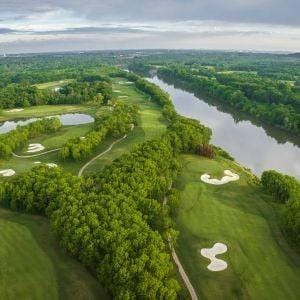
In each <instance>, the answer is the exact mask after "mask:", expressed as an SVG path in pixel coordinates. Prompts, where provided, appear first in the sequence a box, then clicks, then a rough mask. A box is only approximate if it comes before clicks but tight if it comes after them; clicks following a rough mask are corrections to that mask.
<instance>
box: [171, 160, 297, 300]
mask: <svg viewBox="0 0 300 300" xmlns="http://www.w3.org/2000/svg"><path fill="white" fill-rule="evenodd" d="M182 158H183V162H184V170H183V172H182V174H181V175H180V176H179V178H178V181H177V186H178V188H179V189H180V193H181V200H180V210H179V214H178V217H177V219H176V224H177V227H178V229H179V231H180V235H179V240H178V247H177V249H176V250H177V252H178V256H179V257H180V260H181V261H182V264H183V266H184V268H185V270H186V271H187V273H188V274H189V277H190V279H191V281H192V284H193V286H194V287H195V289H196V291H197V293H198V294H199V296H200V297H201V298H203V299H217V298H220V299H299V297H300V269H299V257H298V258H297V259H294V258H295V257H294V258H292V257H289V256H288V255H287V253H291V249H290V248H289V247H288V245H287V244H286V243H285V242H284V241H283V240H278V239H277V238H280V236H278V234H277V233H278V224H276V222H275V219H276V215H275V213H274V210H273V207H272V206H271V200H270V199H269V198H268V196H266V195H265V194H264V192H263V191H262V190H261V188H260V187H259V186H257V185H255V184H254V183H253V182H252V181H251V179H250V177H249V176H248V174H246V173H244V172H243V171H242V169H240V168H239V167H237V166H235V165H233V164H232V163H231V162H230V161H227V160H224V159H216V160H209V159H205V158H200V157H197V156H192V155H190V156H183V157H182ZM225 169H230V170H231V171H233V172H235V173H238V174H239V175H240V177H241V178H240V180H239V181H236V182H231V183H228V184H226V185H222V186H212V185H209V184H206V183H203V182H201V180H200V176H201V175H202V174H203V173H209V174H211V175H212V176H216V177H218V178H219V177H221V176H223V171H224V170H225ZM268 201H270V202H269V203H268ZM275 237H276V238H275ZM216 242H222V243H225V244H226V245H227V246H228V251H227V253H225V254H222V255H220V256H219V258H221V259H224V260H225V261H226V262H227V263H228V268H227V269H226V270H225V271H222V272H211V271H209V270H208V269H207V265H208V264H209V260H207V259H206V258H204V257H202V256H201V254H200V252H199V251H200V250H201V249H202V248H210V247H212V246H213V244H214V243H216ZM279 242H280V245H281V246H279Z"/></svg>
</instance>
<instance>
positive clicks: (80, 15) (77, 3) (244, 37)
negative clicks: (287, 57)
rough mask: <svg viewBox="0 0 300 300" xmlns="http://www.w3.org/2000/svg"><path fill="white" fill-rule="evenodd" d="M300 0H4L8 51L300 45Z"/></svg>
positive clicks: (0, 38) (0, 43) (0, 19)
mask: <svg viewBox="0 0 300 300" xmlns="http://www.w3.org/2000/svg"><path fill="white" fill-rule="evenodd" d="M299 12H300V0H147V1H146V0H130V1H129V0H0V55H1V54H2V53H26V52H30V53H32V52H54V51H82V50H106V49H163V48H166V49H217V50H256V51H291V52H299V51H300V17H299Z"/></svg>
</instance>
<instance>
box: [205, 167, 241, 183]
mask: <svg viewBox="0 0 300 300" xmlns="http://www.w3.org/2000/svg"><path fill="white" fill-rule="evenodd" d="M224 174H225V176H223V177H222V178H221V179H214V178H210V175H209V174H203V175H202V176H201V177H200V178H201V180H202V181H203V182H206V183H209V184H214V185H221V184H226V183H228V182H230V181H236V180H239V179H240V176H239V175H237V174H235V173H232V172H231V171H229V170H225V171H224Z"/></svg>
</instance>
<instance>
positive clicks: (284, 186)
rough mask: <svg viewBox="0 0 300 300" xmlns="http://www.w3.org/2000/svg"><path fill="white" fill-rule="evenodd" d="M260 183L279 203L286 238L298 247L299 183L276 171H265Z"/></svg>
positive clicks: (299, 244)
mask: <svg viewBox="0 0 300 300" xmlns="http://www.w3.org/2000/svg"><path fill="white" fill-rule="evenodd" d="M261 183H262V185H263V186H264V187H265V189H266V190H267V191H268V192H269V193H270V194H271V195H272V196H273V197H274V200H275V201H277V202H279V203H280V204H281V220H280V222H281V226H282V228H283V230H284V232H285V233H286V235H287V237H288V239H289V240H290V241H291V242H292V243H293V244H295V245H296V246H297V247H300V183H299V182H298V181H297V180H296V179H295V178H294V177H291V176H287V175H283V174H280V173H278V172H276V171H265V172H264V173H263V174H262V176H261Z"/></svg>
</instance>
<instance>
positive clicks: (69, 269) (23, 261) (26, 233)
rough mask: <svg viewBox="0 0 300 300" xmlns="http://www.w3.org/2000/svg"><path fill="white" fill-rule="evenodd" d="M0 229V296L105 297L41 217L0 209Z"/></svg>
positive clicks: (10, 297) (100, 288)
mask: <svg viewBox="0 0 300 300" xmlns="http://www.w3.org/2000/svg"><path fill="white" fill-rule="evenodd" d="M0 232H1V234H0V277H1V280H0V299H49V300H50V299H51V300H53V299H82V300H83V299H109V297H108V295H107V294H106V293H105V292H104V290H103V289H102V287H101V286H100V285H99V283H98V282H97V280H96V279H95V278H93V277H92V276H91V275H90V274H89V273H88V272H87V271H86V270H85V269H84V268H83V267H82V266H81V264H80V263H78V262H76V261H75V260H73V259H71V258H69V257H68V256H67V255H66V254H64V253H63V251H62V250H60V249H59V247H58V244H57V242H56V241H55V238H54V237H53V236H52V234H51V232H50V228H49V225H48V222H47V220H46V219H45V218H43V217H39V216H32V215H25V214H20V213H14V212H11V211H7V210H4V209H0Z"/></svg>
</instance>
